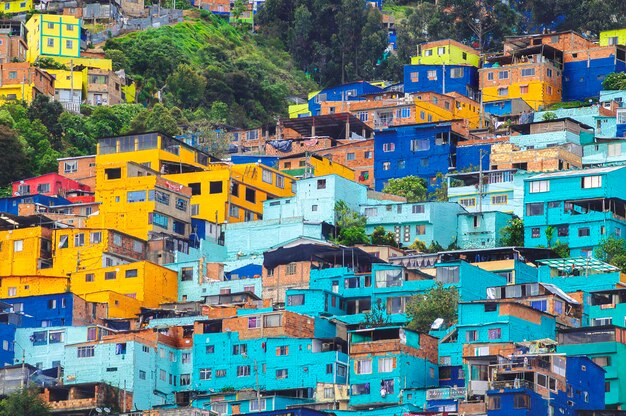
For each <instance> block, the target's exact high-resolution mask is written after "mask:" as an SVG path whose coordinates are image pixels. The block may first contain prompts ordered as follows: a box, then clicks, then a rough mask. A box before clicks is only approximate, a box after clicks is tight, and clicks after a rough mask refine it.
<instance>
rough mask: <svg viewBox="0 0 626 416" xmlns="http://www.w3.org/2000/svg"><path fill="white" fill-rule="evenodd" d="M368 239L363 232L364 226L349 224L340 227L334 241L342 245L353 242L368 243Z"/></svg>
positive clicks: (350, 244)
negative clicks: (348, 225) (345, 226)
mask: <svg viewBox="0 0 626 416" xmlns="http://www.w3.org/2000/svg"><path fill="white" fill-rule="evenodd" d="M369 241H370V239H369V238H368V236H367V234H365V227H357V226H350V227H347V228H342V229H341V231H340V232H339V237H338V238H337V239H336V243H338V244H341V245H344V246H353V245H355V244H368V243H369Z"/></svg>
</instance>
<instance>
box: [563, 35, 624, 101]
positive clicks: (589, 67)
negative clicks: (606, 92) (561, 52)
mask: <svg viewBox="0 0 626 416" xmlns="http://www.w3.org/2000/svg"><path fill="white" fill-rule="evenodd" d="M589 55H591V54H589ZM625 60H626V54H625V52H624V50H623V49H621V48H619V47H616V48H615V50H614V53H613V54H612V55H611V56H607V57H602V58H593V57H590V59H581V60H577V61H574V62H565V64H564V65H563V101H574V100H586V99H589V98H596V97H598V96H599V94H600V91H602V81H603V80H604V78H605V77H606V76H607V75H608V74H610V73H612V72H623V71H625V70H626V63H625V62H624V61H625Z"/></svg>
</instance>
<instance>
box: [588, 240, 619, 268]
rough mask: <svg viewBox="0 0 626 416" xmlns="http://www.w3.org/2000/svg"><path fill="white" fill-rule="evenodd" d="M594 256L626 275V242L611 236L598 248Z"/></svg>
mask: <svg viewBox="0 0 626 416" xmlns="http://www.w3.org/2000/svg"><path fill="white" fill-rule="evenodd" d="M594 255H595V257H596V258H598V259H600V260H602V261H605V262H607V263H609V264H612V265H613V266H615V267H619V268H620V269H621V271H622V272H624V273H626V240H624V239H622V238H617V237H613V236H610V237H609V238H607V239H606V240H604V241H603V242H602V243H601V244H600V245H599V246H598V247H597V248H596V250H595V253H594Z"/></svg>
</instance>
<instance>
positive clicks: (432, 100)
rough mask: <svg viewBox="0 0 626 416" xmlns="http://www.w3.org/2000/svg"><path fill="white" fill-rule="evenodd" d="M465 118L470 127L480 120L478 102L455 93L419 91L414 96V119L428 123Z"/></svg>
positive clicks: (476, 125) (473, 127) (474, 126)
mask: <svg viewBox="0 0 626 416" xmlns="http://www.w3.org/2000/svg"><path fill="white" fill-rule="evenodd" d="M461 119H463V120H467V123H468V127H469V128H470V129H476V128H478V126H479V124H480V123H479V122H480V104H479V103H478V102H476V101H474V100H472V99H470V98H467V97H465V96H463V95H460V94H457V93H450V94H438V93H434V92H426V93H419V94H418V95H416V96H415V121H416V122H417V123H429V122H438V121H449V120H461Z"/></svg>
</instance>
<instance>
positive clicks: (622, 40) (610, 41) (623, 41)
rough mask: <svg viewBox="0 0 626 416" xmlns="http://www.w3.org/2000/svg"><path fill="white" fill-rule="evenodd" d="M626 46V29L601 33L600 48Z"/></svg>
mask: <svg viewBox="0 0 626 416" xmlns="http://www.w3.org/2000/svg"><path fill="white" fill-rule="evenodd" d="M613 45H626V28H625V29H615V30H605V31H604V32H600V46H613Z"/></svg>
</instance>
